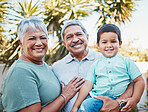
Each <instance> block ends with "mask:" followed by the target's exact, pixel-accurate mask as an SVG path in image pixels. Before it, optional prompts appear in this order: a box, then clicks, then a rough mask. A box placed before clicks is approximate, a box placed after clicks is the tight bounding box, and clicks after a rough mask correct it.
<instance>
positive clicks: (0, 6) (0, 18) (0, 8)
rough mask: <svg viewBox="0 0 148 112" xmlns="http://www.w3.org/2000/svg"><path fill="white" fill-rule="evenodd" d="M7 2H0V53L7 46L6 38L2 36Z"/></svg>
mask: <svg viewBox="0 0 148 112" xmlns="http://www.w3.org/2000/svg"><path fill="white" fill-rule="evenodd" d="M7 4H8V2H7V1H6V0H1V1H0V12H1V13H0V53H1V52H2V51H3V50H4V49H6V45H7V39H6V36H5V35H4V33H3V32H4V31H5V30H4V28H3V25H4V22H5V19H6V18H5V11H6V9H7V6H6V5H7ZM0 63H2V61H0Z"/></svg>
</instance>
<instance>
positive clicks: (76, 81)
mask: <svg viewBox="0 0 148 112" xmlns="http://www.w3.org/2000/svg"><path fill="white" fill-rule="evenodd" d="M82 83H84V80H83V78H77V77H74V78H73V79H72V80H71V81H70V82H69V83H68V84H67V85H66V86H65V87H63V89H62V94H63V95H64V96H65V97H66V101H69V100H70V99H71V98H72V97H73V96H74V95H75V94H76V93H77V91H79V89H80V88H81V87H80V85H81V84H82ZM64 105H65V99H64V98H63V96H61V95H60V96H59V97H57V98H56V99H55V100H54V101H53V102H52V103H50V104H48V105H47V106H45V107H43V108H41V103H40V102H38V103H35V104H32V105H30V106H28V107H26V108H23V109H21V110H19V111H18V112H49V111H50V112H59V111H60V110H61V109H62V108H63V106H64Z"/></svg>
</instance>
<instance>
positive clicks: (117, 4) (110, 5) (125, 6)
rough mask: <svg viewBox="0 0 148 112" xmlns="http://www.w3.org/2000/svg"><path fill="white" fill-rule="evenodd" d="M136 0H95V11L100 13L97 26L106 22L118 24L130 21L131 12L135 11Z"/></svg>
mask: <svg viewBox="0 0 148 112" xmlns="http://www.w3.org/2000/svg"><path fill="white" fill-rule="evenodd" d="M136 1H137V0H103V1H102V0H97V1H96V2H97V4H96V9H95V11H97V12H99V13H100V14H101V16H100V18H99V19H98V21H97V26H98V28H99V27H100V26H101V25H103V24H106V23H114V24H116V25H118V26H119V25H120V24H121V23H125V21H130V17H131V16H132V14H131V13H132V12H133V11H135V5H136V4H135V2H136Z"/></svg>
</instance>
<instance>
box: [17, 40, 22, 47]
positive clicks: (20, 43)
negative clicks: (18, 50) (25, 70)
mask: <svg viewBox="0 0 148 112" xmlns="http://www.w3.org/2000/svg"><path fill="white" fill-rule="evenodd" d="M18 43H19V45H20V46H21V47H22V42H21V40H20V39H18Z"/></svg>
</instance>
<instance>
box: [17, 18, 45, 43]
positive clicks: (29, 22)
mask: <svg viewBox="0 0 148 112" xmlns="http://www.w3.org/2000/svg"><path fill="white" fill-rule="evenodd" d="M29 28H31V29H33V30H34V31H38V29H40V30H41V31H43V32H44V33H45V34H46V36H47V37H48V31H47V28H46V25H45V24H44V22H43V21H41V20H40V19H38V18H37V17H34V16H31V17H29V18H24V19H23V20H22V21H21V22H20V23H19V25H18V27H17V36H18V38H19V39H20V41H21V42H22V43H23V37H24V36H25V33H26V32H27V30H28V29H29Z"/></svg>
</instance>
